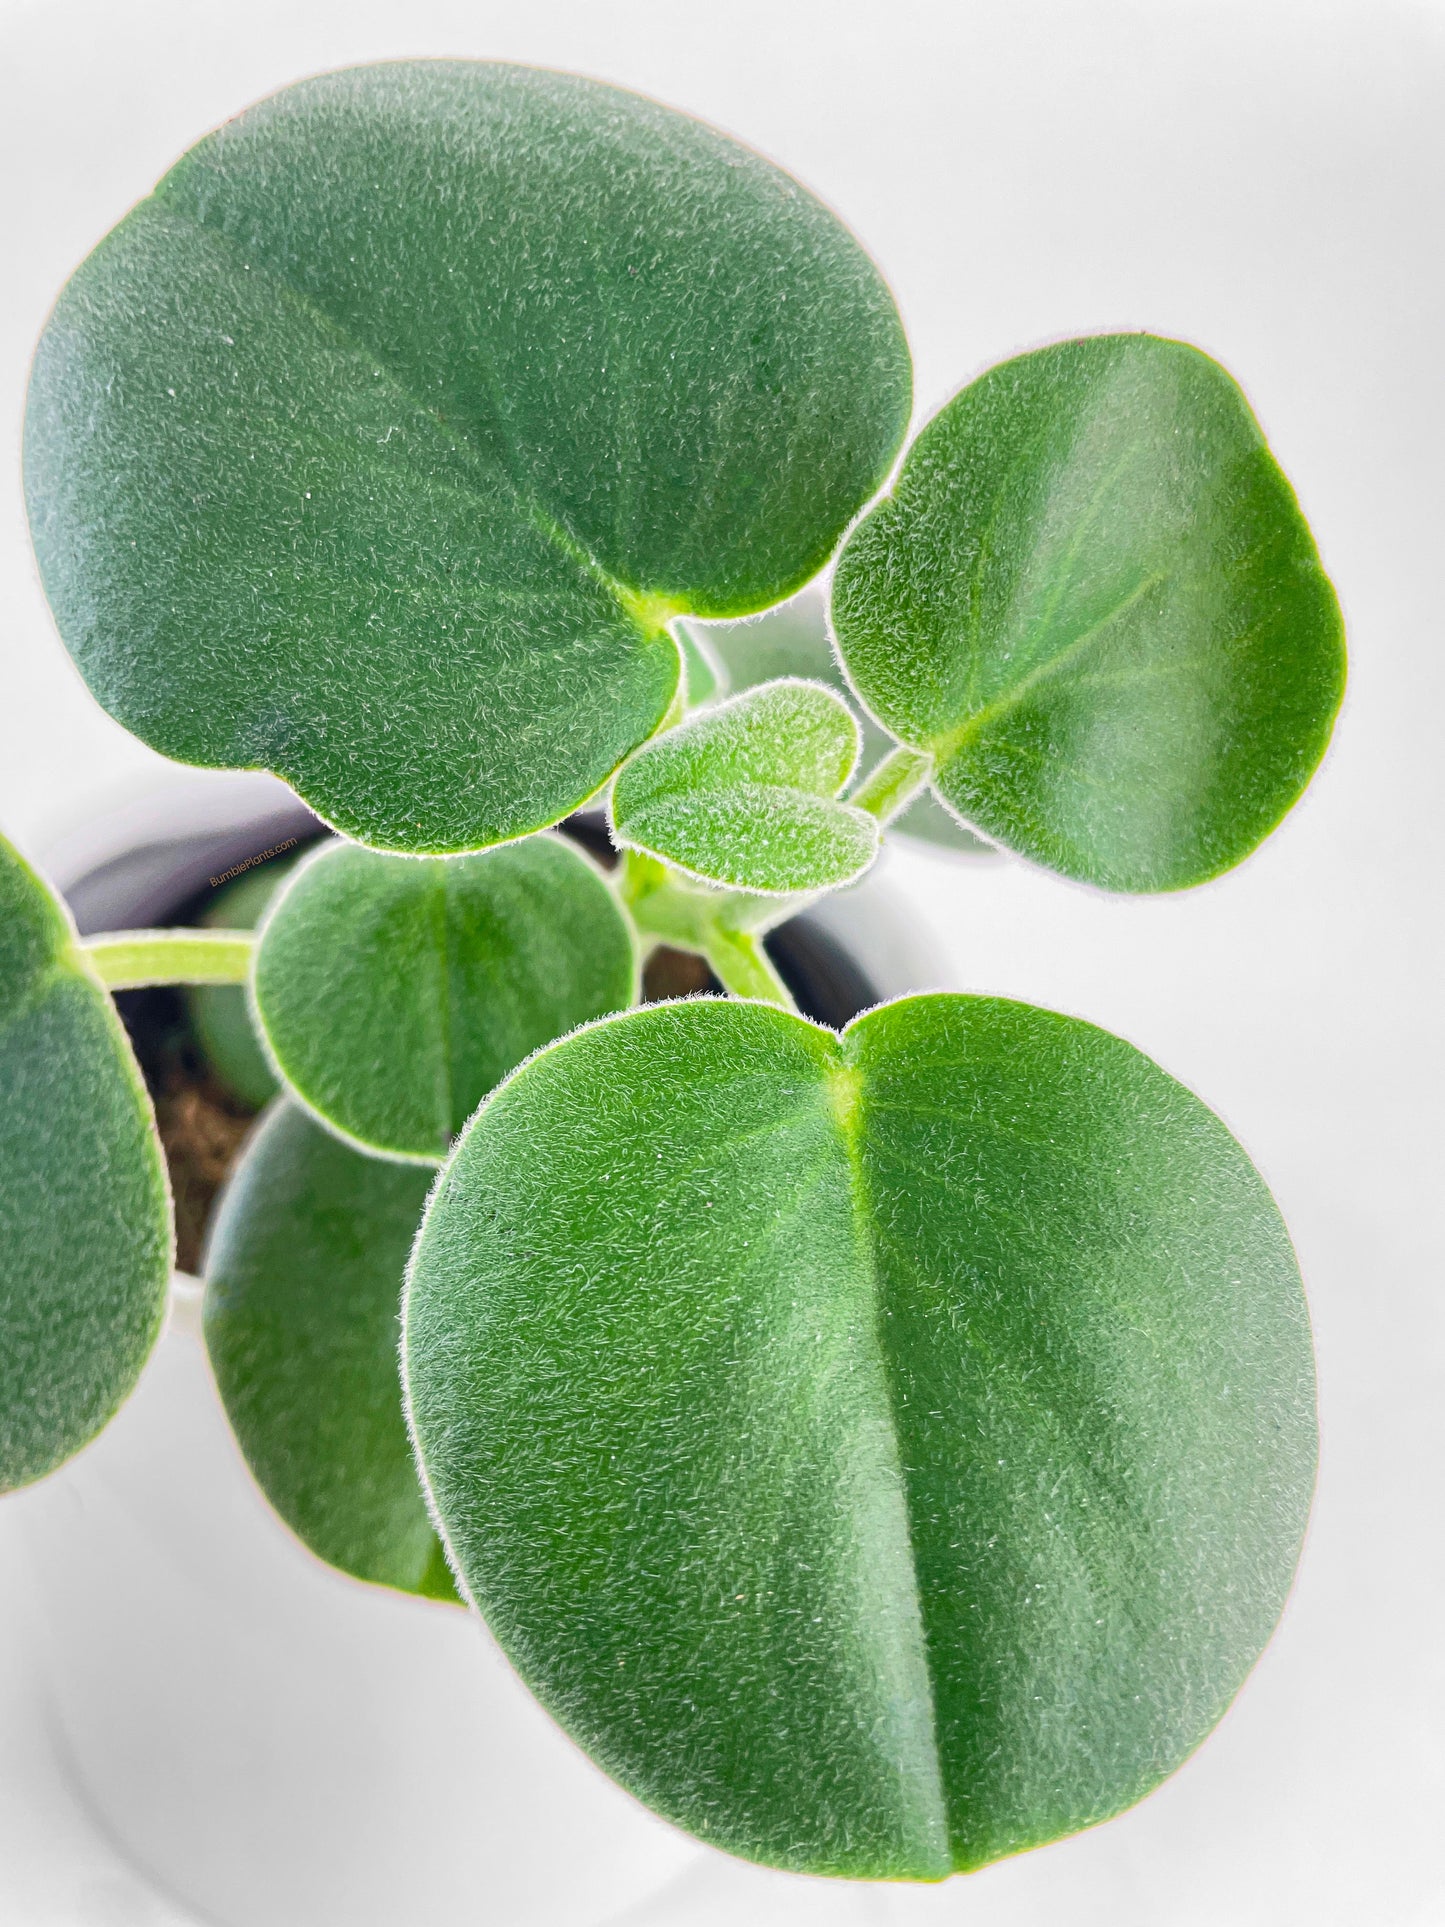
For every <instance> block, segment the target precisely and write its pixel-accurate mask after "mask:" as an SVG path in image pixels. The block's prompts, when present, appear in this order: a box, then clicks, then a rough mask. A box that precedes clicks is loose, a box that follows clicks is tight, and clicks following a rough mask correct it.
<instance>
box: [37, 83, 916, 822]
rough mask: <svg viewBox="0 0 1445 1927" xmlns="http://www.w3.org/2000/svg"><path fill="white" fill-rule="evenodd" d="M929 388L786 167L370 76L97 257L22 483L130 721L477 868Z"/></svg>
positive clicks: (78, 619)
mask: <svg viewBox="0 0 1445 1927" xmlns="http://www.w3.org/2000/svg"><path fill="white" fill-rule="evenodd" d="M909 394H910V376H909V364H908V355H907V348H906V345H905V342H904V339H903V334H902V327H901V324H900V322H899V320H898V316H897V313H896V311H895V309H894V307H893V303H892V300H891V298H890V296H889V294H888V291H887V289H886V288H885V287H884V285H883V283H882V281H881V280H880V278H879V276H878V274H877V271H876V270H875V268H874V267H873V265H872V263H871V262H870V261H869V260H868V259H867V257H866V256H865V255H864V254H863V252H862V250H861V249H860V248H859V247H858V245H857V243H856V242H855V241H854V240H853V238H852V236H851V235H850V234H849V233H848V232H847V230H846V229H845V228H843V227H842V226H841V225H840V223H839V222H838V221H837V219H836V218H835V217H834V216H833V215H832V214H831V213H830V212H829V211H828V210H827V209H826V208H824V207H823V206H822V205H821V204H820V203H819V202H818V201H816V200H814V199H813V197H812V196H811V195H810V194H808V193H806V192H805V191H804V190H803V189H802V188H801V187H799V186H798V185H797V184H796V183H795V182H794V181H792V180H790V179H789V178H788V176H787V175H785V174H783V173H781V172H780V171H779V170H778V169H777V168H775V167H773V166H772V165H770V164H769V163H768V162H766V161H764V160H763V159H761V157H760V156H758V155H756V154H754V153H752V152H750V151H749V150H748V149H747V148H744V147H741V146H738V145H737V144H736V143H735V142H733V141H730V140H728V139H726V138H725V137H724V136H722V135H720V134H718V133H715V132H714V131H713V130H712V129H710V128H707V127H704V126H702V125H700V124H699V123H697V122H695V121H692V120H689V119H687V118H686V117H684V116H682V115H680V114H676V113H672V112H670V111H669V110H668V109H666V108H663V107H660V106H658V105H656V104H655V103H654V102H652V101H648V100H644V99H641V98H639V97H638V96H636V95H634V94H628V93H623V92H620V91H618V90H617V89H615V88H611V87H604V86H600V85H598V84H596V83H594V82H590V81H584V80H579V79H575V78H571V77H569V76H566V75H562V74H555V73H544V72H540V71H536V70H533V69H529V68H523V67H510V66H500V65H491V64H484V63H470V62H462V61H422V62H413V63H403V64H397V65H380V66H371V67H362V68H356V69H352V70H350V71H346V72H342V73H336V74H329V75H325V76H323V77H321V78H319V79H315V80H308V81H305V82H303V83H301V84H300V85H298V86H294V87H290V88H287V89H286V90H285V91H283V92H282V93H280V94H277V95H275V96H273V97H272V98H271V99H270V100H267V101H263V102H262V103H261V104H260V105H259V106H257V107H254V108H252V109H251V110H250V111H249V112H247V113H245V114H242V115H241V116H240V117H239V118H238V119H236V120H233V121H230V122H228V123H227V125H226V126H225V127H223V128H221V129H220V130H219V131H218V132H217V133H215V134H212V135H211V136H209V137H208V138H207V139H206V140H204V141H202V142H201V143H200V145H199V146H197V147H196V148H194V149H193V150H192V151H191V152H190V153H189V154H188V155H187V156H186V157H185V158H184V159H183V160H182V161H181V162H180V163H179V164H178V165H177V166H176V167H175V168H174V169H173V170H172V171H171V172H170V173H169V174H168V175H167V176H166V177H165V179H164V180H163V181H162V182H161V184H160V186H159V187H158V188H157V189H156V191H155V193H154V195H152V197H151V198H150V199H149V200H147V201H144V202H142V203H141V205H140V206H139V207H138V208H136V209H135V211H134V212H133V213H132V214H131V215H129V216H128V217H127V219H126V220H125V221H123V222H122V223H121V224H120V226H119V227H118V228H116V229H115V230H114V232H113V233H112V234H110V235H109V236H108V237H107V238H106V240H105V241H103V242H102V243H101V245H100V247H99V248H98V249H97V250H96V251H95V253H94V254H92V255H91V256H90V258H89V259H88V260H87V261H86V262H85V263H84V264H83V266H82V267H81V268H80V269H79V270H78V272H77V273H76V275H75V276H74V278H73V279H72V280H71V282H70V284H69V285H68V287H67V288H66V290H65V292H64V293H63V294H62V296H61V298H60V301H59V304H58V305H57V308H56V311H55V313H54V315H53V316H52V318H51V321H50V324H49V326H48V328H47V329H46V332H45V335H44V337H43V339H42V341H41V344H40V348H39V351H38V354H37V358H36V363H35V369H34V374H33V377H32V382H31V389H30V399H29V407H28V415H27V427H26V452H25V464H26V484H27V492H28V497H29V504H30V514H31V524H32V529H33V532H34V537H35V545H36V552H37V554H38V556H39V559H40V567H41V573H42V576H43V578H44V581H45V585H46V590H47V593H48V594H49V596H50V599H51V603H52V606H53V608H54V610H55V614H56V618H57V621H58V623H59V626H60V630H61V633H62V635H63V636H64V638H65V641H66V644H67V646H68V647H69V648H70V650H71V652H72V653H73V654H74V656H75V658H76V660H77V662H78V663H79V665H80V667H81V670H82V673H83V674H84V675H85V677H86V679H87V681H88V682H89V684H90V686H91V688H92V690H93V691H94V692H95V694H96V695H97V696H98V697H99V699H100V701H101V702H102V703H103V704H104V705H105V706H106V708H107V709H109V710H110V711H111V713H112V714H113V715H114V716H116V717H117V718H118V719H119V720H120V721H121V722H123V723H124V724H125V725H126V727H127V728H129V729H131V730H133V731H135V733H136V734H138V735H140V736H142V737H143V738H144V739H145V740H146V741H147V742H149V743H151V744H153V745H154V746H155V747H156V748H157V749H160V750H162V751H163V752H164V753H165V754H166V755H169V756H174V757H177V758H179V759H180V760H181V761H183V762H192V763H208V764H221V765H227V766H239V767H247V768H250V767H254V766H256V765H262V766H264V767H266V768H269V769H273V770H275V771H276V772H277V773H278V774H280V775H282V776H284V777H285V778H286V779H287V780H288V781H290V782H291V783H292V784H293V785H294V786H295V787H296V788H297V789H298V790H299V791H300V792H301V794H302V795H303V796H304V797H305V798H306V799H307V801H308V802H310V803H311V804H312V805H313V806H314V807H315V808H316V809H317V810H319V811H320V812H321V814H322V815H324V816H325V817H327V818H328V819H329V820H330V821H331V822H333V823H335V824H337V825H338V826H339V827H340V828H342V829H344V830H346V831H347V832H349V833H350V834H352V835H354V836H356V837H358V838H359V839H360V840H362V841H363V842H368V843H373V844H377V845H382V846H385V847H389V848H396V849H406V850H417V851H452V850H459V849H471V848H477V847H481V846H483V845H486V844H490V843H494V842H497V841H500V840H502V839H504V838H507V837H512V836H516V835H520V834H522V833H525V832H526V831H528V830H533V829H536V828H538V827H540V826H542V825H545V824H547V823H551V822H554V821H556V820H557V819H559V818H560V817H562V816H563V815H565V814H566V813H567V812H568V810H570V809H572V808H573V807H575V806H576V805H577V804H578V803H580V802H581V801H582V800H583V799H584V798H586V797H587V796H589V795H590V794H591V793H592V792H594V791H595V790H596V789H598V788H599V786H600V785H601V784H603V783H604V782H605V781H606V779H607V778H608V776H609V775H610V774H611V772H612V771H613V769H615V767H616V766H617V764H618V763H619V762H620V761H621V760H622V759H623V757H624V756H626V755H627V753H628V752H629V751H630V750H631V749H632V748H633V747H634V746H635V745H636V744H637V743H638V742H640V741H641V740H643V739H644V738H645V737H647V736H648V735H649V734H651V732H652V731H653V730H654V729H655V728H656V727H657V725H658V723H659V722H660V721H661V719H662V717H663V716H664V714H665V712H666V710H667V708H668V706H669V704H670V703H671V701H672V698H673V694H674V690H675V688H676V685H677V680H678V673H679V658H678V650H677V646H676V644H675V643H674V642H673V640H672V639H671V637H670V636H669V635H668V633H667V629H666V624H667V622H668V620H669V619H670V618H672V617H673V616H675V615H677V614H678V613H680V612H682V611H685V610H693V611H696V612H698V613H702V614H719V615H727V614H736V613H743V612H745V611H748V610H752V609H757V608H761V607H764V606H766V605H767V604H769V603H771V602H775V601H777V600H778V599H779V597H781V596H783V595H786V594H788V593H789V592H790V591H791V590H792V589H793V588H794V587H796V586H797V585H798V584H800V583H801V582H803V581H805V580H806V579H807V578H808V577H809V576H811V575H813V574H814V573H815V572H816V571H817V570H818V569H819V568H820V567H821V566H822V565H823V564H824V563H825V562H826V561H827V560H828V558H829V556H830V554H831V553H832V550H833V548H834V547H835V545H836V543H837V540H838V537H839V535H840V534H841V533H842V530H843V529H844V527H845V526H846V524H847V522H848V521H849V519H850V518H851V516H852V515H853V514H854V513H855V512H856V510H857V509H858V507H859V506H860V505H861V504H862V503H863V502H864V501H865V500H866V499H867V498H868V496H869V495H870V494H871V493H872V492H873V490H874V489H875V488H876V487H877V486H878V484H879V483H880V482H881V481H882V479H883V477H884V476H885V475H886V473H887V471H888V468H889V465H890V463H891V461H892V458H893V454H894V452H895V450H896V449H897V447H898V444H899V442H900V439H901V437H902V434H903V430H904V427H905V425H906V422H907V418H908V411H909ZM118 476H123V477H124V487H123V488H117V486H116V478H117V477H118Z"/></svg>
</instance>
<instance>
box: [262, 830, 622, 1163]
mask: <svg viewBox="0 0 1445 1927" xmlns="http://www.w3.org/2000/svg"><path fill="white" fill-rule="evenodd" d="M637 974H638V960H637V943H636V938H635V936H634V934H633V930H632V925H631V924H630V922H629V921H628V919H627V916H626V914H625V913H624V912H623V910H622V909H621V907H620V906H619V904H618V902H617V899H616V898H615V897H614V895H613V894H612V889H611V886H610V885H609V884H608V882H607V880H606V878H605V877H604V876H603V875H602V873H601V871H600V870H598V869H597V867H596V866H595V865H594V864H593V863H592V862H591V861H590V860H589V859H588V858H587V857H585V856H583V855H582V853H581V851H580V850H578V849H577V848H576V847H575V846H574V845H573V844H571V843H568V842H566V841H565V840H564V839H563V838H561V837H558V836H536V837H529V838H527V839H526V840H525V841H524V842H521V843H511V844H508V845H506V846H505V847H504V848H502V849H498V850H486V851H482V852H480V853H478V854H476V855H473V856H459V857H422V858H419V859H418V858H416V857H404V856H390V855H387V854H385V853H384V852H382V851H380V850H364V849H361V848H359V847H358V846H357V845H356V844H354V843H337V844H332V845H330V846H328V847H327V848H326V849H325V850H323V851H321V852H320V853H319V854H318V855H316V856H315V857H313V858H311V859H310V861H309V862H307V863H306V864H305V865H304V866H303V867H302V868H301V869H300V870H299V871H298V872H297V873H296V875H295V877H294V878H293V879H292V881H291V882H290V883H289V884H288V886H287V887H286V889H285V890H284V891H283V892H282V894H281V895H280V897H278V898H277V900H276V903H275V906H274V908H273V910H272V912H271V914H270V915H269V916H268V918H267V919H266V923H265V925H264V927H263V929H262V932H261V940H260V943H259V945H258V948H257V953H256V964H255V974H254V981H253V988H254V993H255V1007H256V1011H257V1014H258V1016H259V1018H260V1020H261V1024H262V1026H263V1028H264V1031H265V1034H266V1039H267V1041H268V1043H269V1044H270V1047H271V1050H272V1053H273V1054H274V1056H275V1059H276V1062H277V1065H278V1066H279V1068H280V1070H281V1072H282V1074H283V1075H284V1077H285V1078H286V1081H287V1082H288V1084H290V1086H291V1088H292V1089H293V1090H294V1091H295V1092H296V1093H297V1095H298V1096H300V1097H301V1098H303V1099H304V1100H305V1102H306V1103H307V1104H309V1105H310V1106H311V1108H312V1109H313V1110H314V1111H316V1112H317V1113H318V1114H319V1115H320V1116H321V1117H322V1118H323V1119H324V1120H325V1121H326V1122H327V1123H328V1124H330V1125H332V1126H333V1127H334V1128H335V1129H336V1130H338V1131H341V1132H343V1133H345V1135H346V1136H348V1137H351V1138H354V1139H356V1140H357V1142H358V1143H359V1144H361V1145H362V1147H363V1148H364V1149H367V1150H371V1151H380V1152H383V1153H385V1154H387V1155H390V1156H394V1157H402V1158H421V1159H426V1160H429V1161H430V1162H432V1163H435V1162H436V1161H437V1160H438V1159H439V1158H441V1157H442V1156H443V1155H444V1154H445V1152H446V1149H447V1146H448V1145H449V1144H450V1143H451V1141H452V1139H453V1137H455V1135H456V1133H457V1132H458V1131H459V1130H460V1129H461V1128H462V1125H463V1124H465V1123H466V1121H467V1119H468V1118H469V1117H470V1116H471V1114H472V1112H473V1111H474V1110H475V1109H476V1107H477V1105H478V1104H480V1103H481V1101H482V1099H483V1098H484V1097H485V1096H486V1094H487V1092H488V1091H489V1090H491V1088H492V1087H493V1085H494V1084H496V1083H498V1082H499V1081H500V1080H501V1079H502V1078H503V1077H505V1076H506V1074H507V1072H508V1071H509V1070H511V1069H512V1067H513V1066H514V1065H515V1064H520V1063H521V1061H522V1059H523V1058H524V1057H526V1056H527V1055H528V1053H529V1052H531V1051H534V1050H536V1049H537V1048H538V1047H539V1046H540V1045H542V1044H550V1043H551V1042H552V1040H553V1038H554V1037H560V1036H561V1035H562V1034H563V1032H564V1031H569V1030H572V1029H574V1028H575V1027H576V1026H577V1025H578V1024H584V1023H586V1022H587V1021H588V1020H589V1019H590V1018H593V1017H600V1016H601V1015H603V1013H604V1012H606V1011H611V1010H622V1009H624V1008H625V1007H626V1006H627V1005H628V1004H630V1003H633V1002H634V1001H635V1000H636V997H637Z"/></svg>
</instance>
